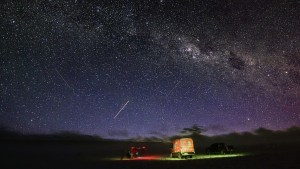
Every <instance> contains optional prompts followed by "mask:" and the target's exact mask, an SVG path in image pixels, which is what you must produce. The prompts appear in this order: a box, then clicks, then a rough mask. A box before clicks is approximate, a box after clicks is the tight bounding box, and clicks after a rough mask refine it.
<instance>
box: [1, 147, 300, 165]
mask: <svg viewBox="0 0 300 169" xmlns="http://www.w3.org/2000/svg"><path fill="white" fill-rule="evenodd" d="M126 146H128V145H125V144H124V145H122V143H69V142H64V143H52V142H50V143H49V142H47V143H37V142H35V143H34V142H2V143H1V166H5V167H1V168H18V169H22V168H39V169H47V168H49V169H50V168H51V169H54V168H64V169H66V168H76V169H77V168H78V169H80V168H82V169H89V168H91V169H99V168H105V169H109V168H122V169H126V168H130V169H143V168H144V169H177V168H178V169H179V168H180V169H182V168H199V169H227V168H228V169H235V168H236V169H269V168H270V169H299V168H300V162H299V155H298V154H299V147H297V146H296V147H295V146H290V145H289V146H287V145H285V146H284V147H280V146H273V147H271V148H270V149H263V151H252V152H250V150H248V152H243V153H242V152H240V153H235V154H232V155H229V156H227V155H224V156H223V155H204V154H198V155H196V156H195V158H193V159H183V160H178V159H172V158H168V152H167V151H166V150H167V149H163V148H162V149H161V152H160V151H159V146H153V148H154V147H155V149H157V150H155V151H152V152H151V153H152V154H148V155H147V156H145V157H143V158H137V159H134V160H129V159H127V158H126V157H125V156H124V149H123V150H122V149H121V148H120V147H123V148H124V147H126ZM164 147H165V146H164ZM259 149H261V148H259Z"/></svg>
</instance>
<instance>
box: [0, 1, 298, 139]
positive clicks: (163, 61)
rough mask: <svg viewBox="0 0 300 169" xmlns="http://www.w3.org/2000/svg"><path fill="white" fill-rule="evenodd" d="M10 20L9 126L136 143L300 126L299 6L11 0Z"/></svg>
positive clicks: (2, 102)
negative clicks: (191, 132) (191, 130)
mask: <svg viewBox="0 0 300 169" xmlns="http://www.w3.org/2000/svg"><path fill="white" fill-rule="evenodd" d="M0 11H1V12H0V16H1V19H0V32H1V34H0V49H1V50H0V56H1V62H0V68H1V74H0V75H1V76H0V78H1V81H0V87H1V88H0V89H1V96H0V124H1V126H3V127H6V128H9V129H12V130H16V131H19V132H22V133H52V132H59V131H74V132H80V133H84V134H96V135H99V136H102V137H111V138H128V137H137V136H159V137H161V136H165V135H172V134H176V133H178V132H179V131H180V130H181V129H182V128H185V127H190V126H192V125H194V124H197V125H200V126H203V128H205V129H206V130H207V131H206V133H204V134H222V133H228V132H241V131H251V130H253V129H256V128H259V127H265V128H269V129H273V130H278V129H285V128H287V127H290V126H294V125H296V126H299V125H300V29H299V28H300V22H299V18H300V1H297V0H290V1H282V0H271V1H255V0H244V1H239V0H224V1H216V0H203V1H199V0H189V1H180V0H178V1H177V0H173V1H171V0H164V1H161V0H151V1H150V0H149V1H147V0H139V1H129V0H128V1H109V0H104V1H100V2H98V1H92V0H90V1H89V0H85V1H84V0H72V1H58V0H49V1H44V0H38V1H35V2H23V1H14V0H7V1H4V2H1V3H0ZM128 102H129V103H128ZM124 103H126V104H127V103H128V104H127V105H125V106H126V108H123V109H121V108H122V106H123V107H124ZM120 109H121V111H122V112H121V113H120V112H119V111H120ZM116 112H118V113H119V114H117V118H114V117H115V116H116Z"/></svg>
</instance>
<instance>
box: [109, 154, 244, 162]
mask: <svg viewBox="0 0 300 169" xmlns="http://www.w3.org/2000/svg"><path fill="white" fill-rule="evenodd" d="M247 155H249V154H246V153H239V154H224V155H219V154H216V155H205V154H200V155H193V158H189V159H187V160H205V159H214V158H234V157H242V156H247ZM138 159H140V160H159V161H177V160H186V159H179V158H171V157H163V156H160V157H159V156H156V157H155V158H147V157H145V159H143V157H141V158H136V159H133V160H138ZM104 160H113V161H115V160H117V161H119V160H132V159H128V158H123V159H120V158H106V159H104Z"/></svg>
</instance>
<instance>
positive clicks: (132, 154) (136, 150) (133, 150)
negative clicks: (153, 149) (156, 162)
mask: <svg viewBox="0 0 300 169" xmlns="http://www.w3.org/2000/svg"><path fill="white" fill-rule="evenodd" d="M145 152H146V147H144V146H143V147H130V149H129V151H128V152H127V157H128V158H137V157H142V156H144V155H145Z"/></svg>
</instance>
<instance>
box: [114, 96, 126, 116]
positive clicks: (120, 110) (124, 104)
mask: <svg viewBox="0 0 300 169" xmlns="http://www.w3.org/2000/svg"><path fill="white" fill-rule="evenodd" d="M128 103H129V100H128V101H127V102H126V103H125V104H124V105H123V107H122V108H121V109H120V110H119V111H118V113H117V114H116V115H115V117H114V119H115V118H116V117H117V116H118V115H119V114H120V113H121V111H122V110H123V109H124V108H125V107H126V105H127V104H128Z"/></svg>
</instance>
